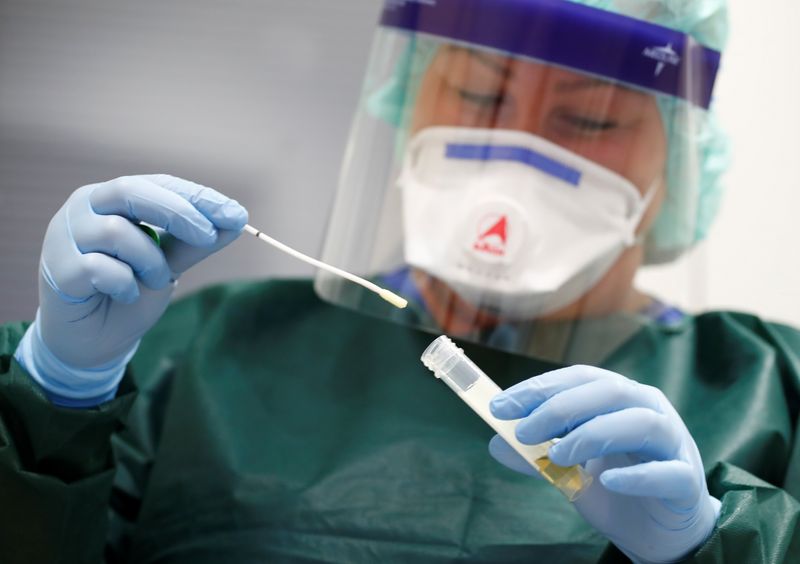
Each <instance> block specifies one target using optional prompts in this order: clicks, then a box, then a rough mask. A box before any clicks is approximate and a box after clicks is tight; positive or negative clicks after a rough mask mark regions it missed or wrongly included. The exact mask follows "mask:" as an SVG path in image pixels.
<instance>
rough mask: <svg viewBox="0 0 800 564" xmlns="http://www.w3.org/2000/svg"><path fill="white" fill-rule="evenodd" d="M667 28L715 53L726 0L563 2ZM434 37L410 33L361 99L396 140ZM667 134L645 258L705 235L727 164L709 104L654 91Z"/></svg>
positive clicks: (676, 252)
mask: <svg viewBox="0 0 800 564" xmlns="http://www.w3.org/2000/svg"><path fill="white" fill-rule="evenodd" d="M568 1H570V2H574V3H576V4H584V5H586V6H591V7H594V8H598V9H601V10H606V11H609V12H615V13H618V14H623V15H626V16H630V17H633V18H637V19H640V20H645V21H649V22H652V23H655V24H658V25H661V26H664V27H669V28H671V29H675V30H678V31H681V32H683V33H686V34H688V35H690V36H692V37H693V38H694V39H695V40H697V41H698V42H699V43H701V44H703V45H705V46H707V47H710V48H712V49H715V50H717V51H722V49H723V48H724V46H725V44H726V42H727V38H728V12H727V4H726V1H725V0H568ZM437 45H438V43H437V41H436V40H435V39H432V38H431V37H428V36H421V35H414V36H412V38H411V42H410V43H409V47H408V48H407V49H406V50H405V51H404V53H403V55H402V57H401V58H400V60H399V61H398V63H397V65H396V67H395V72H394V75H393V76H392V77H391V78H390V79H389V80H388V81H387V82H386V83H385V84H383V85H382V86H381V87H380V88H379V89H377V90H375V91H373V92H372V93H371V94H370V95H369V97H368V99H367V109H368V111H369V112H370V113H371V114H372V115H374V116H375V117H378V118H380V119H382V120H384V121H386V122H387V123H389V124H391V125H393V126H395V127H397V128H398V139H397V143H396V146H397V148H398V150H399V151H402V150H403V146H404V145H405V136H406V135H407V130H408V127H407V126H408V124H409V122H410V119H411V112H412V110H413V107H414V102H415V97H416V95H417V92H418V90H419V85H420V81H421V80H422V76H423V75H424V73H425V70H426V69H427V67H428V65H429V64H430V62H431V61H432V60H433V56H434V54H435V52H436V47H437ZM656 99H657V101H658V106H659V109H660V111H661V116H662V120H663V123H664V126H665V131H666V135H667V144H668V145H667V146H668V155H667V170H666V181H667V195H666V198H665V200H664V203H663V205H662V208H661V211H660V212H659V215H658V217H657V218H656V221H655V224H654V225H653V227H652V229H651V230H650V232H649V234H648V236H647V239H646V242H645V261H646V262H647V263H649V264H658V263H664V262H669V261H671V260H674V259H675V258H677V257H678V256H680V255H681V254H682V253H683V252H684V251H686V250H687V249H689V248H690V247H691V246H692V245H694V244H695V243H697V242H699V241H701V240H702V239H703V238H705V236H706V235H707V234H708V231H709V227H710V225H711V223H712V221H713V220H714V217H715V216H716V214H717V211H718V209H719V205H720V200H721V196H722V176H723V173H724V172H725V170H726V169H727V168H728V163H729V161H730V150H729V142H728V139H727V136H726V135H725V133H724V132H723V131H722V129H721V128H720V127H719V124H718V121H717V118H716V116H715V114H714V112H713V110H708V111H706V110H704V109H702V108H698V107H695V106H692V105H691V104H690V103H688V102H686V101H683V100H680V99H677V98H673V97H670V96H666V95H663V94H657V95H656Z"/></svg>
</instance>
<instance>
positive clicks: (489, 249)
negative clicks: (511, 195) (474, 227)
mask: <svg viewBox="0 0 800 564" xmlns="http://www.w3.org/2000/svg"><path fill="white" fill-rule="evenodd" d="M507 229H508V217H507V216H506V215H505V214H503V215H501V216H500V217H499V218H498V216H497V215H496V214H492V215H488V216H485V217H484V218H483V219H482V220H481V221H480V222H479V224H478V238H477V239H476V240H475V242H474V243H473V244H472V248H473V249H474V250H476V251H478V252H481V253H488V254H490V255H494V256H498V257H502V256H505V254H506V243H507V242H508V237H507Z"/></svg>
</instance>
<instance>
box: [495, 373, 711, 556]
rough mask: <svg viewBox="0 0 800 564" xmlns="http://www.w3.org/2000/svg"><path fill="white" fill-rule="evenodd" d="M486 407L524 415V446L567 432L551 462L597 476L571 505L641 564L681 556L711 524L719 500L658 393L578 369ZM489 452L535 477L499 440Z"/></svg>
mask: <svg viewBox="0 0 800 564" xmlns="http://www.w3.org/2000/svg"><path fill="white" fill-rule="evenodd" d="M490 407H491V410H492V413H493V414H494V416H495V417H498V418H501V419H522V421H520V422H519V424H518V425H517V430H516V434H517V438H518V439H519V440H520V441H521V442H523V443H527V444H537V443H541V442H544V441H547V440H550V439H554V438H557V437H562V439H561V440H560V441H559V442H558V443H557V444H556V445H553V446H551V447H550V450H549V456H550V459H551V460H552V461H553V462H555V463H556V464H559V465H561V466H571V465H573V464H585V468H586V470H587V471H588V472H589V473H590V474H591V475H592V476H594V478H595V479H594V482H593V483H592V485H591V486H590V487H589V489H588V490H587V491H586V492H584V493H583V494H582V495H581V496H580V497H579V498H578V499H577V500H576V501H575V508H576V509H577V510H578V512H580V514H581V515H582V516H583V517H584V518H585V519H586V520H587V521H588V522H589V523H591V524H592V526H594V527H595V528H596V529H597V530H598V531H600V532H601V533H602V534H603V535H605V536H606V537H608V539H609V540H610V541H611V542H613V543H614V544H615V545H616V546H617V547H618V548H619V549H620V550H622V551H623V552H624V553H625V554H627V555H628V556H629V557H630V558H631V559H632V560H634V561H635V562H674V561H676V560H679V559H681V558H682V557H684V556H686V555H688V554H690V553H691V552H693V551H694V550H695V549H697V548H699V547H700V545H702V544H703V543H704V542H705V541H706V539H708V537H709V536H710V535H711V533H712V531H713V530H714V525H715V523H716V521H717V516H718V515H719V508H720V502H719V501H718V500H717V499H716V498H714V497H712V496H710V495H709V493H708V488H707V486H706V479H705V474H704V472H703V463H702V461H701V459H700V453H699V451H698V450H697V445H695V443H694V440H693V439H692V436H691V435H690V434H689V431H688V430H687V429H686V426H685V425H684V424H683V421H682V420H681V418H680V416H679V415H678V413H677V412H676V411H675V408H673V407H672V404H670V402H669V400H667V398H666V397H665V396H664V394H663V393H662V392H661V391H660V390H659V389H657V388H654V387H652V386H645V385H642V384H639V383H637V382H635V381H633V380H630V379H628V378H625V377H624V376H620V375H619V374H615V373H614V372H609V371H607V370H602V369H600V368H594V367H591V366H572V367H569V368H562V369H560V370H554V371H552V372H548V373H546V374H542V375H541V376H537V377H535V378H530V379H529V380H525V381H524V382H520V383H519V384H517V385H515V386H512V387H511V388H509V389H508V390H505V391H504V392H502V393H500V394H498V395H497V396H495V398H494V399H493V400H492V402H491V405H490ZM489 450H490V452H491V453H492V455H493V456H494V457H495V458H496V459H497V460H498V461H499V462H501V463H503V464H505V465H506V466H508V467H509V468H511V469H513V470H517V471H519V472H524V473H527V474H535V473H536V471H535V470H534V469H533V468H532V467H531V466H530V465H528V464H527V463H526V462H525V461H524V460H523V459H522V457H520V456H519V455H518V454H517V453H516V451H514V450H513V449H512V448H511V447H510V446H509V445H508V443H506V442H505V441H504V440H502V439H501V438H500V437H499V436H495V437H494V438H493V439H492V441H491V443H490V445H489Z"/></svg>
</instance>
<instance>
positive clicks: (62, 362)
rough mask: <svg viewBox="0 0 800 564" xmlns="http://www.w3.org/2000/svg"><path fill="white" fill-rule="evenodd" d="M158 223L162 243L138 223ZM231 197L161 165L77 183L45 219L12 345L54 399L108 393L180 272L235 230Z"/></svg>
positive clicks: (89, 401)
mask: <svg viewBox="0 0 800 564" xmlns="http://www.w3.org/2000/svg"><path fill="white" fill-rule="evenodd" d="M140 221H141V222H146V223H148V224H151V225H153V226H155V227H157V228H160V230H162V231H163V237H162V241H161V248H159V247H158V246H157V245H156V244H155V243H154V241H153V240H152V239H151V238H150V237H149V236H148V235H147V234H145V233H144V232H143V230H142V229H140V228H139V226H138V225H137V224H138V222H140ZM246 223H247V211H246V210H245V209H244V208H243V207H242V206H241V205H239V204H238V203H237V202H236V201H235V200H231V199H230V198H227V197H226V196H223V195H222V194H220V193H218V192H216V191H214V190H212V189H210V188H206V187H204V186H200V185H199V184H195V183H193V182H189V181H187V180H182V179H180V178H175V177H173V176H168V175H164V174H157V175H148V176H126V177H121V178H117V179H115V180H110V181H108V182H102V183H100V184H91V185H89V186H84V187H83V188H79V189H78V190H76V191H75V192H74V193H73V194H72V195H71V196H70V197H69V199H68V200H67V202H66V203H65V204H64V206H63V207H62V208H61V209H60V210H59V211H58V212H57V213H56V215H55V216H54V217H53V219H52V220H51V222H50V225H49V226H48V228H47V233H46V235H45V238H44V244H43V246H42V257H41V261H40V265H39V310H38V312H37V314H36V320H35V321H34V323H33V324H32V325H31V326H30V328H29V329H28V331H27V332H26V333H25V336H24V337H23V339H22V341H21V342H20V345H19V347H18V348H17V351H16V353H15V357H16V359H17V361H19V363H20V364H21V365H22V366H23V367H24V368H25V369H26V370H27V371H28V373H29V374H30V375H31V377H33V379H34V380H36V381H37V382H38V383H39V384H40V385H41V386H42V388H43V389H44V391H45V393H46V394H47V395H48V397H49V398H50V399H51V401H53V403H56V404H58V405H64V406H70V407H88V406H92V405H97V404H99V403H102V402H104V401H107V400H109V399H111V398H112V397H113V396H114V394H115V393H116V389H117V386H118V384H119V381H120V380H121V379H122V375H123V373H124V371H125V365H126V364H127V363H128V361H129V360H130V359H131V357H132V356H133V354H134V353H135V352H136V348H137V347H138V345H139V340H140V339H141V337H142V335H144V334H145V332H146V331H147V330H148V329H150V327H152V326H153V324H155V322H156V321H157V320H158V318H159V317H160V316H161V314H162V313H163V312H164V310H165V309H166V307H167V304H168V302H169V299H170V296H171V295H172V291H173V290H174V288H175V282H176V280H177V278H178V276H180V274H181V273H182V272H184V271H185V270H186V269H188V268H189V267H190V266H192V265H194V264H195V263H197V262H199V261H200V260H202V259H204V258H205V257H207V256H208V255H210V254H211V253H213V252H215V251H217V250H219V249H221V248H222V247H224V246H225V245H227V244H228V243H230V242H232V241H233V240H234V239H236V238H237V237H238V236H239V234H240V233H241V231H242V228H243V227H244V225H245V224H246Z"/></svg>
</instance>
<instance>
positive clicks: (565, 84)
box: [440, 45, 648, 97]
mask: <svg viewBox="0 0 800 564" xmlns="http://www.w3.org/2000/svg"><path fill="white" fill-rule="evenodd" d="M440 54H441V55H442V56H443V58H444V59H445V63H446V64H445V65H442V66H443V68H444V69H446V72H447V73H448V74H467V73H468V74H470V75H472V76H477V77H480V78H485V79H486V80H487V81H503V82H504V83H506V86H507V87H513V85H514V84H520V85H532V84H533V83H535V84H536V85H537V86H539V87H541V86H542V85H549V86H552V88H553V89H555V90H556V91H557V92H558V93H562V94H571V93H577V92H597V93H600V92H605V93H606V94H624V95H626V96H628V95H630V96H638V97H644V96H648V94H647V93H645V92H643V91H642V90H639V89H635V88H632V87H630V86H627V85H625V84H622V83H619V82H614V81H611V80H608V79H603V78H598V77H595V76H592V75H589V74H586V73H583V72H579V71H574V70H569V69H566V68H563V67H559V66H555V65H551V64H547V63H543V62H538V61H534V60H530V59H524V58H520V57H515V56H511V55H505V54H501V53H494V52H491V51H485V50H480V49H475V48H472V47H463V46H459V45H445V46H443V47H442V49H441V50H440Z"/></svg>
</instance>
